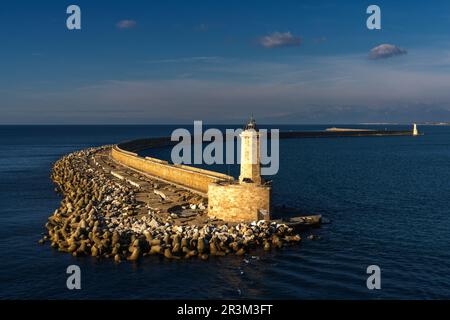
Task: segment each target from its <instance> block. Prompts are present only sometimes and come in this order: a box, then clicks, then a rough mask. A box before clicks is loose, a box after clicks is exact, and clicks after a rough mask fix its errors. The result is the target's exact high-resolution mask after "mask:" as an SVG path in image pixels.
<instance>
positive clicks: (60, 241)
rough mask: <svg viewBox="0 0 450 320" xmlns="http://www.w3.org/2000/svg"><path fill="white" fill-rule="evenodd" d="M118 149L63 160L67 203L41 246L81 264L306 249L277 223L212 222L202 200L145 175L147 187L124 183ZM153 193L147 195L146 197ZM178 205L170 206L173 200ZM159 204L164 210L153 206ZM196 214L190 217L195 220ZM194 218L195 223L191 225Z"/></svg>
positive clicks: (60, 181) (58, 167) (59, 165)
mask: <svg viewBox="0 0 450 320" xmlns="http://www.w3.org/2000/svg"><path fill="white" fill-rule="evenodd" d="M110 153H111V146H104V147H100V148H90V149H87V150H83V151H78V152H74V153H72V154H69V155H67V156H65V157H63V158H62V159H60V160H58V161H57V162H56V163H55V164H54V166H53V171H52V175H51V177H52V180H53V181H54V183H55V184H56V186H57V188H56V190H57V191H58V192H60V193H61V194H62V196H63V200H62V201H61V205H60V207H59V208H58V209H57V210H55V212H54V213H53V215H52V216H51V217H49V219H48V222H47V223H46V225H45V227H46V229H47V233H46V234H45V235H44V237H43V238H42V239H41V240H40V241H39V242H40V243H41V244H44V243H46V242H49V243H50V244H51V246H52V247H54V248H56V249H58V250H59V251H62V252H67V253H70V254H72V255H73V256H93V257H98V258H100V257H102V258H113V259H114V260H115V261H116V262H120V261H122V260H129V261H136V260H138V259H139V258H140V257H142V256H147V255H159V256H161V257H165V258H168V259H181V258H194V257H197V258H200V259H203V260H207V259H208V258H209V257H210V256H225V255H227V254H236V255H244V254H246V253H247V252H249V251H250V250H252V249H255V248H257V247H262V248H264V250H271V249H272V248H281V247H283V246H285V245H289V244H293V243H298V242H300V241H301V237H300V235H298V234H296V233H295V232H294V230H293V229H292V228H291V227H288V226H287V225H285V224H279V223H276V222H270V221H255V222H252V223H239V224H232V223H226V222H224V221H221V220H217V219H211V218H208V217H207V215H206V214H205V212H204V209H205V208H206V206H205V204H204V201H206V199H202V198H201V197H200V196H198V195H196V194H192V193H191V192H189V191H186V190H175V189H174V187H173V186H170V185H166V186H165V187H161V184H160V183H159V182H158V181H155V180H154V179H152V178H151V177H145V176H142V175H140V174H138V173H134V174H133V175H134V176H135V177H137V179H138V181H142V182H143V183H145V186H146V187H145V188H143V187H140V186H139V184H138V183H134V184H133V183H130V181H128V182H127V180H126V179H118V178H117V174H116V175H114V174H113V173H114V172H112V170H111V167H114V169H116V170H118V169H121V170H123V172H127V171H126V170H127V169H126V168H121V167H120V165H119V164H117V163H115V164H112V163H113V161H112V160H111V157H110ZM143 189H145V190H143ZM170 193H171V194H173V195H174V196H173V198H174V199H177V200H176V201H175V200H174V202H172V203H170V204H169V205H168V204H167V202H169V201H168V200H167V197H168V196H167V195H166V194H170ZM155 195H156V196H157V197H159V200H158V201H159V202H158V203H159V204H160V205H159V206H158V205H156V206H155V204H154V203H151V204H150V202H149V201H148V200H146V199H149V198H150V197H151V196H153V197H154V196H155ZM187 213H188V214H187ZM186 217H191V218H186Z"/></svg>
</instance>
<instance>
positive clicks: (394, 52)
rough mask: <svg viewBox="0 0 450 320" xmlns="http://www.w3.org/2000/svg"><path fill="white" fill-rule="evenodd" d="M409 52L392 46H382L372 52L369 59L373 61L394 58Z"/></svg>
mask: <svg viewBox="0 0 450 320" xmlns="http://www.w3.org/2000/svg"><path fill="white" fill-rule="evenodd" d="M407 53H408V51H406V50H405V49H402V48H399V47H397V46H394V45H392V44H381V45H379V46H377V47H375V48H373V49H372V50H370V53H369V58H370V59H372V60H378V59H386V58H390V57H394V56H399V55H404V54H407Z"/></svg>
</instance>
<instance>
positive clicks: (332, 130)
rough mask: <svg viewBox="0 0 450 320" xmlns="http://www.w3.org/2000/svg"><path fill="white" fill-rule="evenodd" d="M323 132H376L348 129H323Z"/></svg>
mask: <svg viewBox="0 0 450 320" xmlns="http://www.w3.org/2000/svg"><path fill="white" fill-rule="evenodd" d="M325 131H328V132H367V131H376V130H373V129H348V128H336V127H332V128H327V129H325Z"/></svg>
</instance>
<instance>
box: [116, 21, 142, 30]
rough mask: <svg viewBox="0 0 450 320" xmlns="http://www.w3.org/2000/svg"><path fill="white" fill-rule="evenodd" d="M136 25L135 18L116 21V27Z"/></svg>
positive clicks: (127, 27)
mask: <svg viewBox="0 0 450 320" xmlns="http://www.w3.org/2000/svg"><path fill="white" fill-rule="evenodd" d="M136 25H137V22H136V21H135V20H120V21H119V22H117V24H116V27H117V28H118V29H133V28H134V27H136Z"/></svg>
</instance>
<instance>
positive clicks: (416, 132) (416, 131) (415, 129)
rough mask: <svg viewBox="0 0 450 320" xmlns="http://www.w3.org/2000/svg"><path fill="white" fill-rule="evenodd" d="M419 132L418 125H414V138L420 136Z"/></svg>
mask: <svg viewBox="0 0 450 320" xmlns="http://www.w3.org/2000/svg"><path fill="white" fill-rule="evenodd" d="M418 135H419V130H417V124H415V123H413V136H418Z"/></svg>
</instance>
